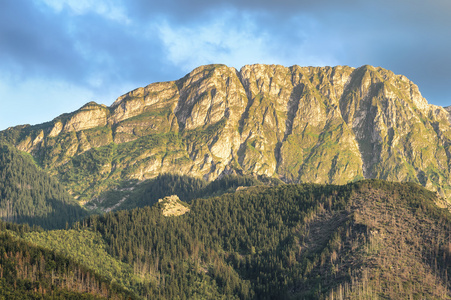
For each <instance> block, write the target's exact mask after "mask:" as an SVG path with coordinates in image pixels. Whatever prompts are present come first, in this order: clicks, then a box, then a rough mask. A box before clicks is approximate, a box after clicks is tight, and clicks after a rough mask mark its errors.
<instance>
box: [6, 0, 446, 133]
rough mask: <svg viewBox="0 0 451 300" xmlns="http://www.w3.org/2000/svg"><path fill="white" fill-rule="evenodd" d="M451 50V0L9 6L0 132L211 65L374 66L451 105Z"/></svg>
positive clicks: (36, 0)
mask: <svg viewBox="0 0 451 300" xmlns="http://www.w3.org/2000/svg"><path fill="white" fill-rule="evenodd" d="M450 49H451V1H450V0H429V1H424V0H421V1H419V0H395V1H394V0H378V1H369V0H342V1H336V0H278V1H274V0H258V1H257V0H231V1H223V0H215V1H211V0H190V1H187V0H165V1H153V0H92V1H88V0H1V1H0V130H3V129H6V128H7V127H10V126H15V125H20V124H39V123H43V122H46V121H51V120H52V119H54V118H55V117H57V116H58V115H60V114H62V113H67V112H72V111H74V110H77V109H78V108H80V107H81V106H83V105H84V104H85V103H87V102H89V101H95V102H97V103H101V104H106V105H108V106H109V105H111V104H112V103H113V102H114V100H115V99H116V98H118V97H119V96H121V95H122V94H124V93H126V92H128V91H131V90H133V89H135V88H138V87H140V86H146V85H148V84H150V83H153V82H161V81H169V80H177V79H179V78H181V77H183V76H184V75H185V74H187V73H189V72H190V71H191V70H193V69H194V68H196V67H198V66H200V65H205V64H211V63H220V64H226V65H228V66H230V67H235V68H237V69H240V68H241V67H242V66H244V65H247V64H254V63H264V64H280V65H284V66H287V67H288V66H292V65H300V66H336V65H348V66H351V67H359V66H362V65H366V64H368V65H373V66H376V67H383V68H386V69H389V70H391V71H393V72H394V73H395V74H403V75H405V76H407V77H408V78H409V79H410V80H412V81H413V82H414V83H416V84H417V85H418V86H419V89H420V92H421V93H422V95H423V96H424V97H425V98H426V99H427V100H428V102H429V103H432V104H435V105H441V106H449V105H451V92H450V91H449V86H450V84H451V57H450Z"/></svg>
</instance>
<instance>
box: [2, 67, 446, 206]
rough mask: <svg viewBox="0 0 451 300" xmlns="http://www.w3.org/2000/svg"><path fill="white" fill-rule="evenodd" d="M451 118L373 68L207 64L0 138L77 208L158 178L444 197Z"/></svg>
mask: <svg viewBox="0 0 451 300" xmlns="http://www.w3.org/2000/svg"><path fill="white" fill-rule="evenodd" d="M449 111H450V109H449V108H448V110H445V109H444V108H442V107H439V106H435V105H431V104H428V103H427V101H426V100H425V99H424V98H423V97H422V96H421V94H420V92H419V89H418V87H417V86H416V85H415V84H414V83H413V82H411V81H410V80H409V79H407V78H406V77H405V76H402V75H395V74H394V73H393V72H391V71H388V70H385V69H383V68H375V67H372V66H367V65H366V66H362V67H360V68H357V69H355V68H351V67H347V66H336V67H300V66H292V67H283V66H278V65H261V64H256V65H247V66H244V67H242V68H241V70H239V71H238V70H236V69H235V68H230V67H227V66H225V65H207V66H201V67H199V68H196V69H195V70H193V71H192V72H190V73H189V74H187V75H186V76H185V77H183V78H181V79H179V80H176V81H170V82H162V83H153V84H150V85H148V86H146V87H143V88H138V89H135V90H133V91H131V92H129V93H127V94H125V95H123V96H121V97H119V98H118V99H117V100H116V101H115V102H114V103H113V104H112V105H111V106H110V107H107V106H105V105H99V104H96V103H95V102H90V103H88V104H86V105H84V106H83V107H82V108H80V109H79V110H77V111H75V112H72V113H69V114H64V115H61V116H59V117H57V118H55V119H54V120H53V121H51V122H48V123H44V124H40V125H35V126H29V125H25V126H17V127H13V128H8V129H7V130H4V131H1V132H0V139H1V140H4V141H6V142H9V143H11V144H13V145H15V146H16V147H17V148H18V149H20V150H22V151H26V152H29V153H31V154H32V155H33V156H34V157H35V159H36V160H37V161H38V163H39V164H40V165H41V166H42V167H43V168H44V169H47V170H48V171H49V172H50V173H52V174H54V175H57V176H58V178H59V179H60V181H61V182H62V183H64V184H65V185H66V186H68V187H69V189H70V191H71V193H72V194H73V195H74V196H75V197H77V198H78V199H79V200H83V201H89V200H91V199H93V198H96V197H98V196H99V195H100V194H101V193H102V192H104V191H108V190H111V189H118V188H119V187H118V186H119V185H120V184H123V183H124V182H130V180H137V181H142V180H145V179H150V178H154V177H156V176H157V175H158V174H162V173H178V174H184V175H189V176H193V177H199V178H203V179H205V180H214V179H216V178H218V177H220V176H223V175H226V174H234V173H237V174H255V175H265V176H268V177H277V178H279V179H281V180H283V181H285V182H295V183H297V182H313V183H332V184H344V183H347V182H351V181H355V180H358V179H363V178H379V179H384V180H390V181H409V182H416V183H420V184H421V185H423V186H425V187H426V188H428V189H430V190H433V191H438V192H439V193H440V195H442V196H443V197H445V198H449V197H450V196H451V185H450V183H451V178H450V176H449V173H450V167H451V161H450V160H451V147H450V144H451V124H450V120H451V116H450V113H449ZM130 188H133V187H130Z"/></svg>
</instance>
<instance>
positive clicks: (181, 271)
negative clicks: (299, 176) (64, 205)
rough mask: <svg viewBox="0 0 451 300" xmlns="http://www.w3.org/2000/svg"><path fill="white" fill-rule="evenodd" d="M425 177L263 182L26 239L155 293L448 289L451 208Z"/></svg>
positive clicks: (200, 295) (376, 293)
mask: <svg viewBox="0 0 451 300" xmlns="http://www.w3.org/2000/svg"><path fill="white" fill-rule="evenodd" d="M438 200H439V199H438V198H437V197H436V194H435V193H432V192H430V191H428V190H426V189H424V188H422V187H420V186H419V185H416V184H410V183H404V184H401V183H390V182H384V181H379V180H369V181H368V180H367V181H360V182H356V183H352V184H348V185H344V186H335V185H312V184H304V185H280V186H277V187H265V186H256V187H248V188H246V189H242V190H240V191H238V192H235V193H230V194H224V195H222V196H219V197H212V198H208V199H194V200H192V201H190V202H189V208H190V211H189V212H188V213H186V214H184V215H182V216H177V217H165V216H163V214H162V205H163V204H156V205H154V206H152V207H148V206H147V207H144V208H137V209H133V210H128V211H127V210H124V211H118V212H110V213H107V214H105V215H103V216H90V217H89V218H88V219H86V220H84V221H82V222H80V223H77V224H76V225H74V229H72V230H69V231H64V230H63V231H48V232H46V231H43V232H30V233H25V234H23V235H22V239H24V240H27V241H33V242H34V243H37V244H39V245H41V246H43V247H47V248H50V249H55V250H56V251H58V252H59V253H63V254H64V255H67V256H69V257H71V259H73V260H75V261H78V262H79V263H82V264H84V265H88V266H90V268H91V269H94V270H95V271H96V272H98V274H100V275H102V276H103V277H105V278H108V280H112V281H114V282H117V283H119V284H121V285H122V286H125V287H127V288H128V289H130V290H132V291H134V293H135V294H136V295H140V297H143V298H147V299H175V298H178V299H337V298H338V299H340V298H343V299H409V298H412V299H447V298H449V296H450V295H451V294H450V288H451V286H450V283H449V281H448V277H447V276H448V272H449V271H451V246H450V245H451V234H450V232H451V231H450V230H451V214H450V213H449V212H448V211H447V210H446V209H441V208H438V206H437V205H436V204H435V202H436V201H438Z"/></svg>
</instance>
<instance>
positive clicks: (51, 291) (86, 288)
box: [0, 221, 136, 300]
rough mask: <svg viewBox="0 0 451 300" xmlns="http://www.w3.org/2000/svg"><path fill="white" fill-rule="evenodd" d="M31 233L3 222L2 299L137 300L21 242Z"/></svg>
mask: <svg viewBox="0 0 451 300" xmlns="http://www.w3.org/2000/svg"><path fill="white" fill-rule="evenodd" d="M29 232H30V228H29V227H28V226H27V225H13V224H9V223H5V222H2V221H0V299H7V300H13V299H17V300H23V299H61V300H63V299H74V300H75V299H86V300H88V299H89V300H91V299H118V300H119V299H136V297H135V296H134V295H133V294H132V293H130V292H128V291H127V290H125V289H124V288H123V287H121V286H120V285H118V284H115V283H111V282H110V280H106V279H105V278H104V277H102V276H100V275H99V274H97V273H95V272H93V271H92V270H90V269H88V268H86V267H85V266H83V265H81V264H79V263H77V262H75V261H74V260H72V259H69V258H67V257H64V256H63V255H61V254H57V253H55V252H54V251H51V250H46V249H44V248H42V247H37V246H34V245H32V244H31V243H28V242H24V241H21V240H20V237H21V236H24V235H26V234H28V233H29Z"/></svg>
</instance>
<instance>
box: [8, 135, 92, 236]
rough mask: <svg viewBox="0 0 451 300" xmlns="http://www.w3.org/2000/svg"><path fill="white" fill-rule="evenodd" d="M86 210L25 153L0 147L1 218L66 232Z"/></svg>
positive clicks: (84, 214) (85, 213)
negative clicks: (67, 227) (62, 229)
mask: <svg viewBox="0 0 451 300" xmlns="http://www.w3.org/2000/svg"><path fill="white" fill-rule="evenodd" d="M85 216H87V212H86V210H85V209H83V208H81V207H80V206H79V204H78V203H76V202H75V201H74V199H73V198H72V196H71V195H70V194H69V193H68V192H67V191H66V190H65V188H64V187H63V186H62V185H61V184H60V183H59V182H58V181H57V180H56V179H55V178H52V177H50V176H49V175H48V173H47V172H45V171H43V170H41V169H40V168H39V167H38V166H37V165H36V164H35V162H34V161H33V158H32V157H31V156H30V155H29V154H26V153H20V152H19V151H18V150H16V149H15V148H14V147H12V146H8V145H6V144H0V218H1V219H3V220H7V221H14V222H18V223H28V224H30V225H40V226H41V227H43V228H64V227H65V226H67V225H69V226H70V225H71V224H72V223H73V222H75V221H77V220H79V219H81V218H83V217H85Z"/></svg>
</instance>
